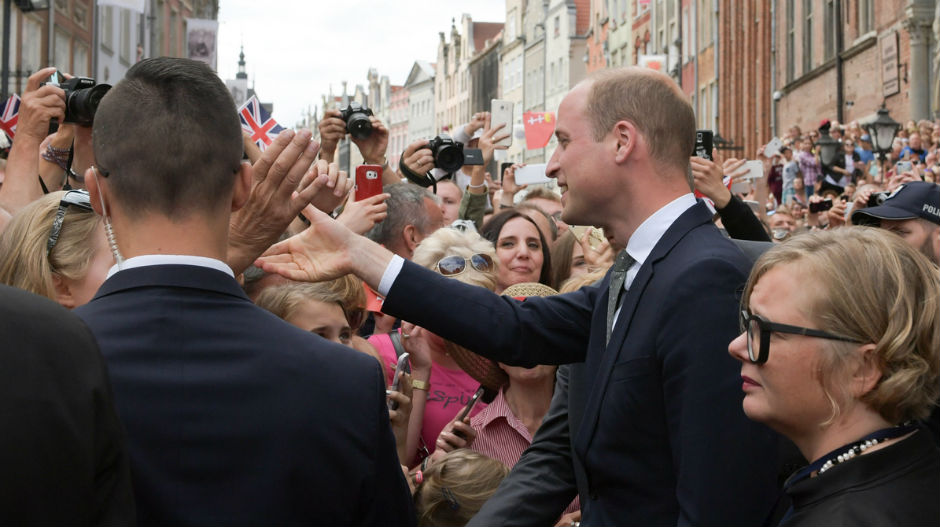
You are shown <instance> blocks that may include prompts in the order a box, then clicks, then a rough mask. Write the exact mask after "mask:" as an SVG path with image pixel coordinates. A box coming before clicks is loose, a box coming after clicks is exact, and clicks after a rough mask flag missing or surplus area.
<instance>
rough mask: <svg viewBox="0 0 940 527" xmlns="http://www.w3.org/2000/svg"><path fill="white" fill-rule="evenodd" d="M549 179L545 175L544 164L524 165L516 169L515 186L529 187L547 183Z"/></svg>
mask: <svg viewBox="0 0 940 527" xmlns="http://www.w3.org/2000/svg"><path fill="white" fill-rule="evenodd" d="M549 181H551V178H549V177H548V176H546V175H545V163H538V164H536V165H526V166H524V167H520V168H517V169H516V184H517V185H531V184H538V183H548V182H549Z"/></svg>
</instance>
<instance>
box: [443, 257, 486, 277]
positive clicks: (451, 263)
mask: <svg viewBox="0 0 940 527" xmlns="http://www.w3.org/2000/svg"><path fill="white" fill-rule="evenodd" d="M467 262H470V266H471V267H473V268H474V269H476V270H477V271H480V272H481V273H485V272H489V271H492V270H493V259H492V258H490V257H489V255H487V254H474V255H472V256H470V258H464V257H463V256H445V257H443V258H441V259H440V261H438V262H437V265H436V266H435V267H436V268H437V272H439V273H441V274H442V275H444V276H454V275H458V274H460V273H462V272H464V271H465V270H466V269H467Z"/></svg>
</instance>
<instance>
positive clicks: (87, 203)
mask: <svg viewBox="0 0 940 527" xmlns="http://www.w3.org/2000/svg"><path fill="white" fill-rule="evenodd" d="M69 206H75V207H78V208H80V209H82V210H87V211H92V210H93V209H92V208H91V199H89V197H88V192H87V191H85V190H70V191H68V192H66V193H65V195H64V196H62V200H61V201H59V209H58V210H56V212H55V218H53V220H52V229H51V230H50V231H49V240H48V241H46V256H47V257H48V256H49V253H51V252H52V248H53V247H55V244H56V242H58V241H59V235H60V234H61V233H62V222H63V221H64V220H65V213H66V212H68V209H69Z"/></svg>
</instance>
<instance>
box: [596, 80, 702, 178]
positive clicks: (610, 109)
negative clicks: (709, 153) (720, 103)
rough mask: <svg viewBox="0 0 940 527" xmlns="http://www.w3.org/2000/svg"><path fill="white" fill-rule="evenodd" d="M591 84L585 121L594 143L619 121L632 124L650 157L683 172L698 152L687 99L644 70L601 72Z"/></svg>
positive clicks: (693, 117)
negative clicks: (642, 137) (696, 151)
mask: <svg viewBox="0 0 940 527" xmlns="http://www.w3.org/2000/svg"><path fill="white" fill-rule="evenodd" d="M588 80H589V82H591V88H590V95H589V97H588V104H587V112H586V114H587V117H588V119H590V121H591V130H592V132H593V135H594V140H595V141H600V140H601V139H602V138H603V137H604V136H606V135H607V134H608V133H610V131H611V130H613V128H614V125H615V124H616V123H617V122H619V121H630V122H632V123H633V124H634V126H636V127H637V129H638V130H639V132H640V134H642V135H643V136H644V137H645V139H646V144H647V149H648V150H649V154H650V157H652V158H653V159H654V160H655V161H657V162H658V163H659V164H661V165H663V166H669V167H674V168H677V169H681V170H682V175H683V177H685V173H686V170H687V167H688V165H689V157H690V156H691V155H692V150H693V149H694V147H695V113H694V111H693V110H692V105H691V103H690V102H689V98H688V97H687V96H686V95H685V94H684V93H682V91H681V90H680V89H679V87H678V86H677V85H676V83H675V82H673V81H672V79H670V78H669V77H667V76H666V75H663V74H662V73H658V72H655V71H653V70H648V69H645V68H637V67H629V68H613V69H607V70H600V71H598V72H596V73H593V74H592V75H591V76H590V77H589V79H588Z"/></svg>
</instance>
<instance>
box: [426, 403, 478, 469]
mask: <svg viewBox="0 0 940 527" xmlns="http://www.w3.org/2000/svg"><path fill="white" fill-rule="evenodd" d="M457 433H459V434H461V435H462V436H463V437H461V436H460V435H458V434H457ZM476 437H477V432H476V430H474V429H473V427H472V426H470V415H469V414H467V416H465V417H464V418H463V420H462V421H457V416H454V420H453V421H451V422H449V423H447V426H445V427H444V429H443V430H441V433H440V434H439V435H438V436H437V441H436V442H435V447H436V448H435V450H434V454H432V460H433V461H437V459H436V458H435V457H434V456H438V457H439V456H443V455H444V454H446V453H447V452H450V451H452V450H457V449H458V448H467V447H469V446H470V443H473V440H474V439H476ZM438 452H440V454H438Z"/></svg>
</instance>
